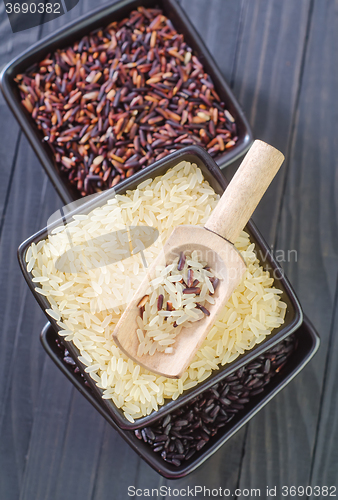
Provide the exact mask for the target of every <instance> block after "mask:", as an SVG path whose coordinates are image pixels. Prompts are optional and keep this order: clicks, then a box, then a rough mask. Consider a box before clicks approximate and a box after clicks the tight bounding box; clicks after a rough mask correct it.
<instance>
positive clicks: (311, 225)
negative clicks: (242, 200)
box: [240, 0, 338, 488]
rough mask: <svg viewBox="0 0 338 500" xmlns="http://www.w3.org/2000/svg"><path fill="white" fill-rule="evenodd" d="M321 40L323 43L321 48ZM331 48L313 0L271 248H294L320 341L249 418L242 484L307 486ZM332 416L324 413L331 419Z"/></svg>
mask: <svg viewBox="0 0 338 500" xmlns="http://www.w3.org/2000/svg"><path fill="white" fill-rule="evenodd" d="M323 46H325V47H326V48H327V51H326V52H325V54H324V53H323V51H322V47H323ZM336 50H337V18H336V16H335V6H334V5H333V4H332V3H331V2H329V1H328V0H327V1H324V2H322V1H315V3H314V9H313V14H312V19H311V29H310V34H309V41H308V47H307V50H306V59H305V66H304V74H303V75H302V87H301V92H300V99H299V109H297V119H296V122H295V129H294V134H293V137H292V147H291V150H290V154H289V159H288V163H289V166H288V178H287V183H286V189H285V195H284V199H283V204H282V211H281V214H280V224H279V225H278V232H277V235H278V237H277V247H276V248H278V249H279V250H283V251H284V252H287V251H288V250H293V249H295V250H296V251H297V256H298V259H297V262H295V261H294V259H291V261H290V262H285V263H283V266H284V268H285V271H286V274H287V276H288V277H289V278H290V280H291V282H292V284H293V285H294V287H295V290H296V292H297V294H298V297H299V299H300V301H301V304H302V305H303V309H304V312H305V313H306V314H307V315H308V316H309V317H310V319H311V320H312V321H313V323H314V325H315V327H317V329H318V331H319V333H320V335H321V340H322V346H321V349H320V351H319V353H318V354H317V355H316V357H315V359H314V360H313V361H312V362H311V364H310V365H309V366H308V367H307V368H306V369H305V370H304V371H303V372H302V373H301V374H300V375H299V376H298V377H297V379H296V380H295V381H294V382H292V384H291V385H290V386H289V387H288V388H287V389H286V390H284V391H283V393H282V394H281V395H280V396H278V398H276V399H275V400H274V401H273V402H272V403H271V404H269V406H268V407H267V408H266V409H265V410H264V413H263V414H261V415H259V416H258V417H257V418H256V419H255V420H254V421H253V422H252V424H250V428H249V434H248V442H247V447H246V454H245V458H244V462H243V470H242V476H241V482H240V484H241V486H242V487H244V486H247V485H248V484H250V486H252V487H264V486H265V485H266V484H267V483H269V484H271V485H277V487H279V488H280V487H281V486H282V485H289V486H291V485H296V486H297V485H307V484H309V481H310V470H311V456H312V455H313V453H314V450H315V448H314V447H315V437H316V427H317V422H318V418H319V410H320V394H321V390H322V384H323V376H324V368H325V362H326V356H327V352H328V349H329V336H330V328H331V317H332V314H333V312H334V308H335V303H334V302H335V301H334V297H335V287H336V277H337V271H338V259H337V251H336V248H337V236H336V235H337V219H336V216H335V214H336V213H337V207H336V199H335V186H336V185H337V184H336V183H337V181H336V179H337V174H336V171H335V169H334V168H333V165H334V164H335V162H336V158H337V152H338V151H337V141H336V138H335V125H336V113H337V104H336V99H335V95H336V85H337V71H336V69H334V70H333V61H334V60H335V58H336ZM316 138H319V139H317V140H316ZM330 351H332V347H330ZM335 364H336V363H335V362H334V361H333V362H331V364H329V367H328V371H327V374H328V375H327V380H332V382H331V387H332V390H330V388H329V389H327V392H326V393H325V397H324V398H325V403H324V407H323V417H322V421H321V423H320V433H319V435H320V438H318V446H317V450H316V456H315V457H314V459H315V464H316V465H315V468H314V476H313V477H315V478H316V480H321V477H320V472H322V471H323V468H322V466H321V465H320V464H322V463H323V462H322V461H323V460H324V455H325V454H326V452H327V447H329V450H330V449H332V450H334V449H335V448H336V445H337V434H335V435H334V436H333V435H330V441H331V443H329V442H328V434H327V433H326V432H325V425H326V418H328V415H329V412H330V411H335V406H334V401H335V400H333V401H332V402H331V403H330V401H331V398H333V397H334V394H333V383H334V382H333V380H335V377H336V373H335V369H336V366H335ZM328 387H330V383H329V385H328ZM330 404H331V405H332V406H330ZM324 415H326V417H325V416H324ZM334 415H335V414H331V417H330V418H332V419H333V418H335V416H334ZM330 421H331V422H332V420H330ZM331 446H332V447H331ZM329 453H330V452H329ZM317 454H318V455H317ZM257 457H258V459H257ZM334 457H335V452H333V453H331V458H332V459H333V458H334ZM328 460H329V458H328ZM326 463H328V462H326ZM334 473H335V474H336V475H335V476H334ZM334 477H337V464H333V465H332V467H331V468H330V471H328V472H327V475H325V476H324V478H323V484H324V483H325V481H324V479H327V480H329V479H330V480H331V481H333V480H334ZM313 484H314V483H313Z"/></svg>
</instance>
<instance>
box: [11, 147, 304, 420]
mask: <svg viewBox="0 0 338 500" xmlns="http://www.w3.org/2000/svg"><path fill="white" fill-rule="evenodd" d="M182 160H186V161H189V162H191V163H195V164H197V166H198V167H200V169H201V170H202V173H203V175H204V178H205V179H206V180H207V181H208V182H209V184H210V185H211V186H212V187H213V189H214V190H215V191H216V193H219V194H222V193H223V191H224V190H225V188H226V186H227V183H226V180H225V178H224V177H223V175H222V172H221V171H220V169H219V167H218V166H217V165H216V163H215V162H214V160H213V159H212V158H211V156H210V155H209V154H208V153H207V152H206V151H204V149H202V148H201V147H199V146H189V147H187V148H184V149H181V150H179V151H175V152H174V153H172V154H171V155H168V156H167V157H166V158H164V159H163V160H160V161H158V162H156V163H154V164H153V165H150V166H149V167H147V168H145V169H143V170H141V171H140V172H138V173H136V174H135V175H134V176H133V177H131V178H130V180H128V181H126V182H125V183H124V184H123V185H122V184H121V185H118V186H117V189H116V190H115V192H116V193H117V194H123V193H125V192H126V190H127V189H131V190H132V189H135V188H136V187H137V186H138V184H140V183H141V182H142V181H144V180H146V179H149V178H154V177H156V176H160V175H164V174H165V172H166V171H167V170H168V169H169V168H171V167H173V166H175V165H177V164H178V163H179V162H180V161H182ZM112 195H113V190H108V191H104V192H103V193H102V194H101V195H99V196H97V197H95V198H94V199H92V200H90V201H88V202H87V203H85V204H83V205H82V206H80V207H79V208H77V209H76V210H74V211H72V212H69V214H68V215H67V216H65V218H64V219H60V220H58V221H56V222H54V223H53V224H50V225H49V227H48V230H47V228H44V229H42V230H41V231H39V232H38V233H36V234H35V235H33V236H31V237H30V238H28V239H27V240H26V241H24V242H23V243H22V244H21V245H20V247H19V249H18V257H19V263H20V266H21V270H22V272H23V275H24V277H25V279H26V281H27V283H28V285H29V287H30V289H31V291H32V293H33V294H34V296H35V298H36V300H37V302H38V303H39V305H40V307H41V308H42V309H43V311H45V309H47V308H49V307H50V306H49V302H48V301H47V299H46V297H44V296H43V295H40V294H39V293H37V292H36V291H35V289H34V283H33V282H32V281H31V278H32V276H31V273H28V272H27V267H26V262H25V254H26V251H27V250H28V247H29V246H30V245H31V243H32V242H35V243H37V242H38V241H40V240H42V239H45V238H46V237H47V236H48V234H49V232H50V231H52V230H53V229H54V228H55V227H58V226H60V225H62V224H64V221H65V219H66V220H70V219H71V217H72V215H75V214H78V213H82V214H87V213H89V212H90V211H91V210H93V209H94V208H96V207H99V206H101V205H103V204H104V203H106V201H107V200H108V199H109V198H110V197H111V196H112ZM246 230H247V231H248V233H249V234H250V237H251V240H252V241H253V242H254V243H255V244H256V249H257V251H258V255H259V257H260V262H261V264H262V265H263V266H264V268H265V269H266V270H269V271H270V273H272V275H273V276H274V277H275V278H277V280H278V285H277V286H278V288H280V289H281V290H282V291H283V294H282V295H281V298H282V300H283V301H284V302H285V303H286V304H287V310H286V315H285V322H284V324H283V325H282V326H280V327H279V328H276V329H274V330H273V331H272V333H271V334H270V335H269V336H268V337H267V339H266V340H264V341H263V342H262V343H261V344H258V345H256V346H255V347H254V348H253V349H252V350H250V351H247V352H246V353H244V354H242V355H241V356H239V357H238V358H237V359H236V360H235V361H234V362H232V363H230V364H229V365H225V366H223V367H220V369H219V370H217V371H214V373H213V374H212V375H211V376H210V377H209V378H208V379H206V380H205V381H204V382H202V383H200V384H199V385H197V386H196V387H194V388H192V389H190V390H187V391H185V392H184V393H183V394H182V395H181V396H179V398H178V399H177V400H176V401H172V400H169V401H168V402H167V403H166V404H165V405H163V406H162V407H161V408H159V410H158V411H157V412H152V413H151V414H150V415H148V416H146V417H142V418H140V419H137V420H136V421H135V423H130V422H129V421H128V420H127V419H126V418H125V417H124V416H123V413H122V411H120V410H119V409H118V408H117V407H116V406H115V405H114V404H113V402H112V401H110V400H107V399H106V400H102V404H103V405H104V406H105V407H106V409H107V410H108V411H109V412H110V414H111V415H112V417H113V419H114V420H115V421H116V422H117V423H118V425H119V426H120V427H122V428H125V429H127V428H129V429H136V428H138V427H142V426H144V425H147V424H149V423H150V422H153V421H154V420H156V419H157V418H158V417H159V416H162V415H164V414H166V413H168V412H170V411H172V409H173V408H177V407H178V406H180V405H182V404H184V403H186V402H187V401H189V399H192V398H193V397H194V396H195V395H197V394H198V393H200V392H202V391H203V390H205V389H206V388H207V387H210V386H211V385H213V384H215V383H216V382H218V381H220V380H221V379H222V378H224V377H225V376H226V375H228V374H229V372H231V371H233V370H236V369H238V368H240V367H241V366H243V365H244V364H246V363H248V362H249V361H250V360H252V359H253V358H255V357H256V356H258V355H259V354H261V353H262V352H264V351H266V350H267V349H269V348H270V347H272V346H273V345H275V344H277V343H278V342H279V341H281V340H282V339H284V338H285V337H286V336H287V335H289V334H290V333H292V332H294V331H295V330H296V329H297V328H298V327H299V326H300V324H301V323H302V321H303V315H302V310H301V307H300V304H299V302H298V300H297V297H296V295H295V293H294V291H293V290H292V288H291V285H290V284H289V282H288V280H287V278H286V277H285V276H284V274H283V271H282V269H281V267H280V266H279V264H278V263H277V262H276V261H275V259H274V257H273V255H272V254H271V253H270V251H269V247H268V245H267V243H266V242H265V241H264V239H263V238H262V236H261V234H260V233H259V232H258V230H257V229H256V227H255V225H254V224H253V223H252V222H249V223H248V225H247V227H246ZM46 315H47V314H46ZM47 318H48V320H49V321H50V322H51V324H52V325H53V327H54V328H55V329H56V330H57V331H58V330H60V328H59V327H58V325H57V324H56V321H55V320H53V319H51V318H50V317H49V316H48V315H47ZM65 344H66V345H67V349H68V350H69V351H70V353H71V354H72V356H73V357H74V358H76V357H77V356H78V355H79V352H78V350H77V348H76V347H75V346H74V344H73V343H72V342H65ZM77 363H78V366H79V368H80V369H81V371H82V373H83V374H84V375H85V377H86V379H87V380H88V382H89V384H90V385H91V387H92V388H93V390H94V391H95V392H96V394H97V395H98V396H101V394H102V391H101V389H99V388H98V387H97V386H96V385H95V383H94V381H93V379H92V378H91V377H90V376H89V375H88V374H87V373H85V372H84V365H82V363H81V362H79V361H77Z"/></svg>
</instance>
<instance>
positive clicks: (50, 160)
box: [0, 0, 252, 203]
mask: <svg viewBox="0 0 338 500" xmlns="http://www.w3.org/2000/svg"><path fill="white" fill-rule="evenodd" d="M140 5H143V6H145V7H155V6H156V7H160V8H161V9H162V10H163V12H164V13H165V15H166V16H167V17H168V18H169V19H171V20H172V22H173V24H174V26H175V28H176V29H177V30H178V32H179V33H182V34H183V35H184V37H185V40H186V42H187V43H188V44H189V45H190V47H191V48H192V49H193V52H194V54H196V55H197V57H198V58H199V59H200V61H201V62H202V63H203V65H204V67H205V69H206V71H207V72H208V73H209V75H210V76H211V78H212V80H213V82H214V85H215V89H216V91H217V92H218V94H219V96H220V97H221V99H222V101H224V103H225V105H226V107H227V109H228V110H229V111H230V113H231V114H232V116H233V117H234V119H235V122H236V125H237V129H238V141H237V142H236V145H235V146H233V147H232V148H231V149H229V151H227V152H225V153H223V154H222V155H220V156H219V157H218V158H217V163H218V165H219V166H220V167H221V168H223V167H226V166H227V165H229V164H230V163H232V162H233V161H234V160H236V159H237V158H239V157H240V156H241V155H243V154H244V153H245V152H246V151H247V150H248V149H249V147H250V145H251V143H252V132H251V129H250V126H249V124H248V121H247V120H246V118H245V116H244V114H243V111H242V110H241V108H240V106H239V104H238V102H237V101H236V99H235V97H234V95H233V93H232V91H231V90H230V88H229V86H228V84H227V83H226V81H225V80H224V77H223V75H222V73H221V72H220V70H219V68H218V66H217V64H216V62H215V60H214V59H213V57H212V56H211V54H210V52H209V51H208V49H207V48H206V46H205V45H204V43H203V41H202V39H201V38H200V36H199V35H198V33H197V31H196V30H195V28H194V27H193V25H192V24H191V22H190V20H189V18H188V17H187V15H186V14H185V12H184V11H183V9H182V8H181V7H180V5H178V3H177V2H176V1H175V0H123V1H121V2H118V3H115V4H113V5H108V6H105V7H100V8H99V9H96V10H93V11H92V12H90V13H88V14H86V15H85V16H82V17H81V18H80V19H78V20H76V21H74V22H72V23H70V24H68V25H67V26H66V27H64V28H62V29H60V30H58V31H56V32H55V33H54V34H52V35H50V36H48V37H46V38H44V39H43V40H41V41H39V42H38V43H36V44H34V45H33V46H32V47H29V48H28V49H27V50H26V51H25V52H24V53H23V54H21V55H20V56H18V57H16V58H15V59H13V60H12V61H11V62H10V63H9V64H8V65H7V66H6V67H5V68H4V70H3V71H2V73H1V75H0V87H1V89H2V92H3V95H4V97H5V99H6V101H7V103H8V105H9V107H10V108H11V110H12V111H13V113H14V115H15V117H16V119H17V120H18V122H19V124H20V125H21V127H22V129H23V131H24V132H25V134H26V136H27V138H28V140H29V142H30V144H31V146H32V147H33V149H34V151H35V153H36V154H37V156H38V158H39V160H40V162H41V163H42V166H43V168H44V169H45V171H46V173H47V174H48V176H49V178H50V180H51V182H52V183H53V185H54V187H55V189H56V190H57V192H58V194H59V195H60V197H61V199H62V201H63V202H64V203H70V202H71V201H74V200H76V199H78V198H79V197H80V196H79V193H78V192H77V191H76V190H75V189H74V188H73V187H72V186H71V184H70V183H69V181H68V179H67V176H66V174H64V173H61V172H60V171H59V169H58V167H57V165H56V162H55V158H54V155H53V152H52V150H51V149H50V147H49V146H48V144H47V143H46V142H45V141H43V140H42V139H43V133H42V132H41V131H40V130H38V128H37V126H36V124H35V122H34V120H33V119H32V117H31V116H30V115H29V113H28V112H27V110H26V109H25V108H24V106H23V105H22V104H21V99H20V94H19V89H18V87H17V84H16V83H15V82H14V78H15V77H16V75H17V74H18V73H23V72H24V71H25V70H27V69H28V68H29V67H30V66H31V65H32V64H34V63H35V62H36V61H40V60H43V58H44V57H45V56H46V55H47V54H48V53H49V52H54V51H55V50H56V49H60V48H63V47H66V46H68V45H70V44H71V43H73V42H75V41H76V40H79V39H80V38H81V37H82V36H84V35H86V34H88V33H89V32H90V31H92V30H95V29H97V28H99V27H102V26H107V25H108V24H109V23H111V22H112V21H116V20H120V19H123V18H124V17H125V16H127V15H128V14H129V13H130V12H131V11H132V10H133V9H135V8H137V7H138V6H140ZM121 184H123V182H122V183H121Z"/></svg>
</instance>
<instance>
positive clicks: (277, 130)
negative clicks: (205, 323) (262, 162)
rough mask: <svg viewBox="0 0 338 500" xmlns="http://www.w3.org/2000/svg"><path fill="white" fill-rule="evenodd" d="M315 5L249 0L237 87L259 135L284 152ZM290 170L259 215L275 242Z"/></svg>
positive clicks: (265, 233) (271, 191)
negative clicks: (310, 19) (284, 186)
mask: <svg viewBox="0 0 338 500" xmlns="http://www.w3.org/2000/svg"><path fill="white" fill-rule="evenodd" d="M309 4H310V0H303V1H301V2H291V1H287V2H280V1H278V0H258V1H256V2H250V1H248V0H247V1H246V2H245V10H244V16H243V28H242V36H241V39H240V45H239V49H238V59H237V61H236V67H235V73H234V89H233V90H234V93H235V95H236V97H237V98H238V100H239V102H240V104H241V105H242V107H243V110H244V112H245V114H246V116H247V118H248V120H249V122H250V124H251V126H252V129H253V132H254V136H255V138H257V139H262V140H264V141H266V142H268V143H269V144H272V145H273V146H275V147H276V148H278V149H280V150H281V151H282V152H283V153H284V154H285V153H286V152H287V151H288V149H289V139H290V132H291V129H292V123H293V120H294V116H295V115H294V113H295V105H296V102H297V96H298V91H299V79H300V71H301V66H302V58H303V52H304V43H305V38H306V30H307V21H308V11H309ZM285 174H286V168H285V167H284V168H283V167H282V168H281V170H280V172H279V173H278V175H277V176H276V178H275V180H274V181H273V182H272V185H271V186H270V188H269V190H268V191H267V193H266V194H265V196H264V197H263V199H262V201H261V202H260V204H259V206H258V207H257V209H256V211H255V214H254V217H253V218H254V220H255V221H256V222H257V224H258V227H259V228H260V230H261V232H262V233H263V236H264V237H265V238H266V240H267V242H268V243H269V245H271V244H273V243H274V240H275V228H276V224H277V218H278V212H279V204H280V200H281V196H282V192H283V184H284V178H285Z"/></svg>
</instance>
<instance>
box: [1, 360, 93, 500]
mask: <svg viewBox="0 0 338 500" xmlns="http://www.w3.org/2000/svg"><path fill="white" fill-rule="evenodd" d="M72 391H73V388H72V387H71V385H70V384H69V383H68V382H67V380H66V379H65V377H64V376H63V375H62V373H61V372H60V371H59V370H58V369H57V368H56V367H55V365H53V363H52V361H51V360H49V359H47V358H46V359H45V364H44V370H43V373H42V380H41V385H40V391H39V392H40V397H39V400H38V408H37V411H36V414H35V415H34V423H33V426H32V431H31V439H30V446H29V449H28V450H27V461H26V467H25V471H24V475H23V480H22V484H21V485H20V486H21V488H20V497H17V498H20V500H31V499H32V498H34V499H35V500H44V499H46V498H55V496H54V494H55V491H56V490H57V488H58V485H59V483H60V481H61V482H62V481H63V480H64V478H60V477H59V475H58V470H59V464H60V462H61V461H62V451H63V446H64V442H65V439H66V433H67V425H66V422H67V415H68V412H69V410H70V404H71V395H72ZM84 480H85V479H84ZM9 494H10V490H8V492H7V495H8V496H7V497H6V498H8V497H9ZM9 498H10V497H9ZM12 498H14V497H12Z"/></svg>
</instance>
